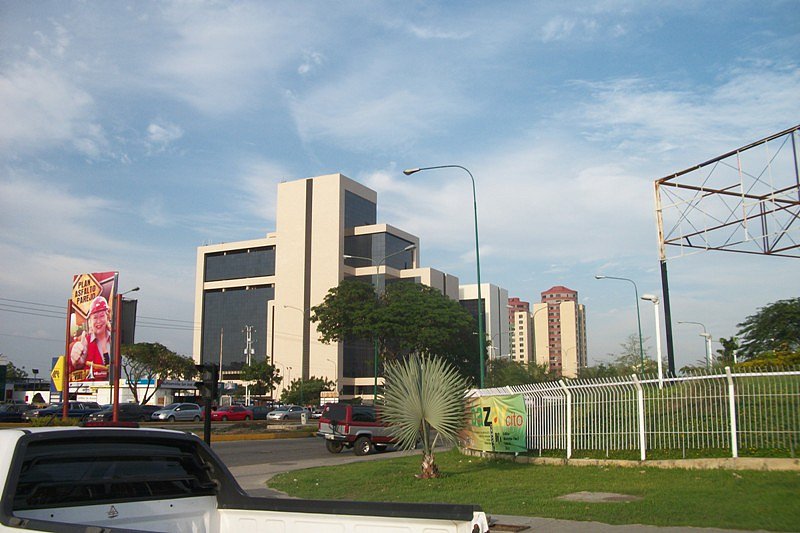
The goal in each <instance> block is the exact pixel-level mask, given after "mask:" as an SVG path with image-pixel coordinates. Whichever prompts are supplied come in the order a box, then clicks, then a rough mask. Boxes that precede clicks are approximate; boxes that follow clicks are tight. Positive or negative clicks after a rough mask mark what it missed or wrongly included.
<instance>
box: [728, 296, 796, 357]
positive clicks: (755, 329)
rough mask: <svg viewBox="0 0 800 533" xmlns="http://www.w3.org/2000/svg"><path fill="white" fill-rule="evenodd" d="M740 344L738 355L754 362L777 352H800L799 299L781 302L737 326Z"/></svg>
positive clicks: (767, 307) (764, 308)
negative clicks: (764, 354) (767, 354)
mask: <svg viewBox="0 0 800 533" xmlns="http://www.w3.org/2000/svg"><path fill="white" fill-rule="evenodd" d="M736 326H737V327H738V328H739V332H738V337H739V339H740V342H741V347H740V348H739V352H738V353H739V355H740V356H741V358H742V359H753V358H757V357H759V356H760V355H761V354H763V353H765V352H770V351H773V352H774V351H776V350H786V351H788V352H789V353H791V352H795V351H797V350H798V349H800V298H791V299H788V300H778V301H777V302H775V303H771V304H769V305H767V306H764V307H762V308H760V309H759V310H758V312H757V313H756V314H754V315H751V316H749V317H747V318H746V319H745V320H744V322H742V323H740V324H737V325H736Z"/></svg>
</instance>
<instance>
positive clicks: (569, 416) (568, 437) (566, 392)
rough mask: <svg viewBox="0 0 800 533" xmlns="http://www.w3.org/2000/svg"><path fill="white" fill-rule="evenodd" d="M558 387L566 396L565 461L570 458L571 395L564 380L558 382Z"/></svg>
mask: <svg viewBox="0 0 800 533" xmlns="http://www.w3.org/2000/svg"><path fill="white" fill-rule="evenodd" d="M558 384H559V385H561V388H562V389H564V394H566V396H567V459H571V458H572V393H571V392H570V390H569V389H568V388H567V384H566V383H564V380H563V379H562V380H559V382H558Z"/></svg>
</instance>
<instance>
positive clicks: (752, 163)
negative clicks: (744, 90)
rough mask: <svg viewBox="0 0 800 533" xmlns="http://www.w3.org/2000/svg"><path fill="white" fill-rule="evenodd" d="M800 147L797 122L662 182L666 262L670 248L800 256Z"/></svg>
mask: <svg viewBox="0 0 800 533" xmlns="http://www.w3.org/2000/svg"><path fill="white" fill-rule="evenodd" d="M799 144H800V125H797V126H795V127H793V128H789V129H787V130H784V131H782V132H780V133H776V134H774V135H771V136H769V137H766V138H764V139H761V140H759V141H756V142H754V143H751V144H749V145H747V146H743V147H741V148H738V149H736V150H733V151H730V152H728V153H726V154H723V155H720V156H718V157H715V158H714V159H711V160H709V161H706V162H704V163H700V164H698V165H695V166H693V167H691V168H687V169H685V170H682V171H680V172H677V173H675V174H671V175H669V176H665V177H663V178H661V179H658V180H656V181H655V201H656V218H657V225H658V241H659V256H660V259H661V261H666V259H667V247H668V246H670V247H678V248H679V253H678V254H677V256H675V257H681V256H684V255H689V254H690V253H699V252H701V251H708V250H714V251H723V252H738V253H748V254H758V255H774V256H781V257H794V258H800V165H798V149H799V148H800V147H799V146H798V145H799ZM678 178H681V180H680V182H679V181H678Z"/></svg>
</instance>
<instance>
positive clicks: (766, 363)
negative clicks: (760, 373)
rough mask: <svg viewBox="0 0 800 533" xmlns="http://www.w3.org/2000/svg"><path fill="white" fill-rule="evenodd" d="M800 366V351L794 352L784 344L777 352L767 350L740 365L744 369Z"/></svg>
mask: <svg viewBox="0 0 800 533" xmlns="http://www.w3.org/2000/svg"><path fill="white" fill-rule="evenodd" d="M798 365H800V350H792V349H790V348H789V345H788V344H786V343H784V344H782V345H781V346H779V347H778V348H777V349H775V350H767V351H766V352H762V353H760V354H759V355H758V357H753V358H752V359H748V360H747V361H745V362H743V363H740V364H739V365H737V366H739V367H744V368H766V367H787V366H791V367H794V366H798Z"/></svg>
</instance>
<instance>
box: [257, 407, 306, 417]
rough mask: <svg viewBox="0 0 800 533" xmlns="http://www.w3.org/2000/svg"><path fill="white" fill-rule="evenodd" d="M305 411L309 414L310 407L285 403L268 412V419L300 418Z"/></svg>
mask: <svg viewBox="0 0 800 533" xmlns="http://www.w3.org/2000/svg"><path fill="white" fill-rule="evenodd" d="M303 413H305V414H306V416H308V415H309V412H308V409H306V408H305V407H302V406H300V405H284V406H283V407H279V408H278V409H275V410H274V411H270V412H269V413H267V420H300V415H302V414H303Z"/></svg>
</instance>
